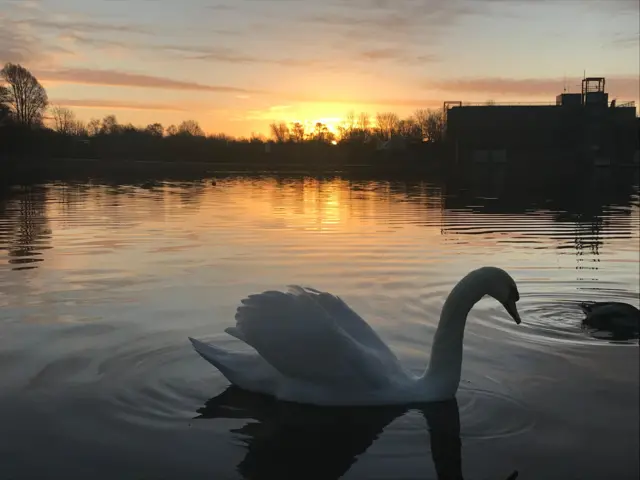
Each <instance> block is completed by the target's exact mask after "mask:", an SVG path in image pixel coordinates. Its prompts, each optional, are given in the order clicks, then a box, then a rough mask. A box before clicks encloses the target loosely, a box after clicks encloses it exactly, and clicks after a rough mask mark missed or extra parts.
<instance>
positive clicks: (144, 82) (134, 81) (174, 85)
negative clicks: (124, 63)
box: [34, 68, 263, 93]
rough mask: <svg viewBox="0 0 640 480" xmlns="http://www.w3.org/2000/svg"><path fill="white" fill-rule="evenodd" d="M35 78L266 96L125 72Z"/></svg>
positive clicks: (44, 73) (76, 71) (70, 71)
mask: <svg viewBox="0 0 640 480" xmlns="http://www.w3.org/2000/svg"><path fill="white" fill-rule="evenodd" d="M34 74H35V75H36V76H37V77H38V78H39V79H41V80H43V81H56V82H65V83H75V84H84V85H107V86H118V87H141V88H162V89H167V90H191V91H200V92H213V93H263V92H260V91H259V90H251V89H246V88H241V87H230V86H226V85H206V84H203V83H196V82H191V81H185V80H174V79H171V78H166V77H157V76H153V75H144V74H139V73H131V72H123V71H118V70H97V69H91V68H61V69H55V70H39V71H36V72H34Z"/></svg>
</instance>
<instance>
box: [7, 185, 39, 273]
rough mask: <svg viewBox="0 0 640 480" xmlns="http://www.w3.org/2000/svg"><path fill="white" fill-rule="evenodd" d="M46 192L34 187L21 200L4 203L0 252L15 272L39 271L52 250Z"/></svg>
mask: <svg viewBox="0 0 640 480" xmlns="http://www.w3.org/2000/svg"><path fill="white" fill-rule="evenodd" d="M46 202H47V196H46V190H45V189H42V188H32V189H29V190H28V191H26V192H20V193H19V194H18V196H17V198H13V199H11V198H10V199H7V200H5V201H0V250H5V251H6V252H7V257H8V259H7V263H8V264H10V265H12V269H13V270H26V269H31V268H36V267H37V263H38V262H42V261H43V258H42V254H43V250H46V249H48V248H51V247H50V243H51V242H50V241H51V230H50V229H49V227H48V220H47V211H46Z"/></svg>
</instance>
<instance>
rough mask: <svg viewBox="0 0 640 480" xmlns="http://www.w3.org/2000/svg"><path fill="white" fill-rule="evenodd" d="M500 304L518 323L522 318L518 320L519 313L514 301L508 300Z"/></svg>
mask: <svg viewBox="0 0 640 480" xmlns="http://www.w3.org/2000/svg"><path fill="white" fill-rule="evenodd" d="M502 305H503V306H504V308H505V310H506V311H507V312H508V313H509V315H511V318H513V319H514V320H515V322H516V324H517V325H520V322H521V321H522V320H520V314H519V313H518V309H517V307H516V302H514V301H508V302H505V303H503V304H502Z"/></svg>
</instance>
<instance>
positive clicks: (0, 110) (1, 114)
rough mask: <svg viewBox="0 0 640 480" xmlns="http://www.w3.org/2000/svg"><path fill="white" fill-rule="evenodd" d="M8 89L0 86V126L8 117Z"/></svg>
mask: <svg viewBox="0 0 640 480" xmlns="http://www.w3.org/2000/svg"><path fill="white" fill-rule="evenodd" d="M10 111H11V109H10V108H9V89H8V88H7V87H5V86H3V85H0V124H2V122H3V121H4V120H5V119H7V118H8V117H9V113H10Z"/></svg>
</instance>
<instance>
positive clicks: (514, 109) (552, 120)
mask: <svg viewBox="0 0 640 480" xmlns="http://www.w3.org/2000/svg"><path fill="white" fill-rule="evenodd" d="M444 110H445V115H446V139H447V143H448V144H449V146H450V151H451V155H452V158H453V162H452V165H453V166H454V168H455V169H457V170H460V169H464V168H465V167H470V166H488V165H500V164H503V165H504V166H505V167H508V169H519V170H523V171H532V170H540V169H544V170H546V171H548V172H552V171H560V170H564V171H567V170H569V171H572V170H576V169H585V168H590V167H594V166H612V167H620V166H633V165H634V163H635V164H636V165H637V161H638V154H637V152H638V125H639V124H638V119H637V117H636V108H635V104H634V103H633V102H628V103H624V104H620V103H617V102H616V100H612V101H611V102H609V95H608V93H606V91H605V79H604V78H602V77H589V78H584V79H583V80H582V91H581V92H580V93H566V92H565V93H562V94H560V95H558V96H557V97H556V102H555V104H545V105H520V104H507V105H504V104H493V103H492V104H483V105H478V104H463V103H462V102H445V105H444Z"/></svg>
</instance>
